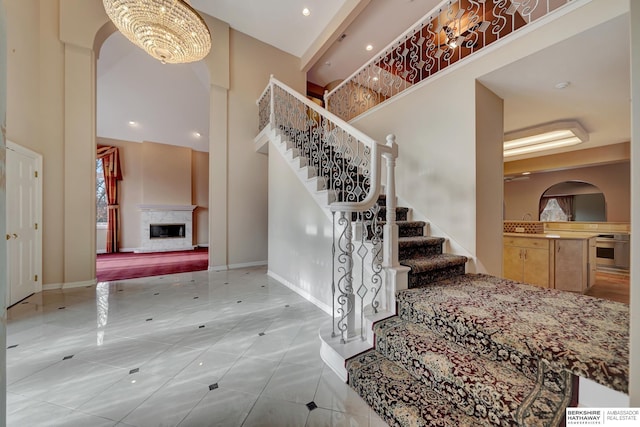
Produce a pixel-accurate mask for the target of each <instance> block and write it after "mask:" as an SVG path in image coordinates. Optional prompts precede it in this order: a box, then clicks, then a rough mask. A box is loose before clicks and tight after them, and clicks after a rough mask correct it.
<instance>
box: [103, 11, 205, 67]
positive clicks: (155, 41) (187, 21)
mask: <svg viewBox="0 0 640 427" xmlns="http://www.w3.org/2000/svg"><path fill="white" fill-rule="evenodd" d="M102 3H103V4H104V9H105V11H106V12H107V15H109V18H110V19H111V20H112V21H113V23H114V24H115V25H116V27H117V28H118V30H120V32H121V33H122V34H124V35H125V37H126V38H128V39H129V40H130V41H131V42H132V43H134V44H136V45H138V46H140V47H141V48H142V49H144V50H145V51H146V52H147V53H148V54H149V55H151V56H153V57H154V58H156V59H158V60H160V62H162V63H163V64H165V63H169V64H180V63H185V62H194V61H199V60H201V59H202V58H204V57H205V56H207V54H208V53H209V51H210V50H211V33H209V28H207V24H205V22H204V20H203V19H202V17H201V16H200V15H198V12H196V11H195V10H194V9H193V8H192V7H191V6H189V5H188V4H187V3H186V2H185V1H184V0H102Z"/></svg>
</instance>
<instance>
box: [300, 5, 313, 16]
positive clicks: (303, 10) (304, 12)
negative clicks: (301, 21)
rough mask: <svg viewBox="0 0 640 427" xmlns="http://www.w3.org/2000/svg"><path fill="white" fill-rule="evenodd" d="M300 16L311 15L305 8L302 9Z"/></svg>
mask: <svg viewBox="0 0 640 427" xmlns="http://www.w3.org/2000/svg"><path fill="white" fill-rule="evenodd" d="M302 14H303V15H304V16H309V15H311V11H310V10H309V8H307V7H305V8H304V9H302Z"/></svg>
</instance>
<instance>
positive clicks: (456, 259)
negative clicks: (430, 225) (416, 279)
mask: <svg viewBox="0 0 640 427" xmlns="http://www.w3.org/2000/svg"><path fill="white" fill-rule="evenodd" d="M467 260H468V258H467V257H466V256H462V255H452V254H436V255H430V256H428V257H424V258H410V259H402V260H400V264H402V265H405V266H407V267H411V272H412V273H413V274H417V273H422V272H425V271H430V270H437V269H441V268H447V267H455V266H459V265H463V264H465V263H466V262H467Z"/></svg>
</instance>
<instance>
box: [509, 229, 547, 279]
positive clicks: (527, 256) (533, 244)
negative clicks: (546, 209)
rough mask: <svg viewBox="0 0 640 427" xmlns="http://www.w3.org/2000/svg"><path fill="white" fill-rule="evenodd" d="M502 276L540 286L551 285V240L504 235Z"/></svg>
mask: <svg viewBox="0 0 640 427" xmlns="http://www.w3.org/2000/svg"><path fill="white" fill-rule="evenodd" d="M503 243H504V248H503V257H502V259H503V264H502V267H503V276H504V277H505V278H507V279H511V280H516V281H518V282H524V283H528V284H530V285H535V286H540V287H542V288H552V287H553V271H554V269H553V252H552V240H550V239H547V238H545V237H542V238H540V237H538V238H532V237H504V239H503Z"/></svg>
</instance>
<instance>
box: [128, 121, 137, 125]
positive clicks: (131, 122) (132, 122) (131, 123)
mask: <svg viewBox="0 0 640 427" xmlns="http://www.w3.org/2000/svg"><path fill="white" fill-rule="evenodd" d="M129 126H138V122H134V121H133V120H129Z"/></svg>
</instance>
